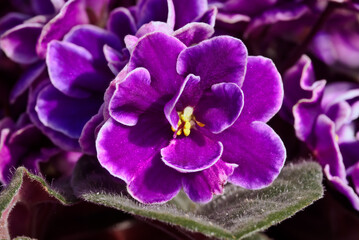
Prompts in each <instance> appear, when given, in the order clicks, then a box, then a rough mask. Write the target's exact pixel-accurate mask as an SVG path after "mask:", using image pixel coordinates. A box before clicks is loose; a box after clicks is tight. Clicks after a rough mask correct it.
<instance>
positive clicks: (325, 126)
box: [313, 114, 346, 181]
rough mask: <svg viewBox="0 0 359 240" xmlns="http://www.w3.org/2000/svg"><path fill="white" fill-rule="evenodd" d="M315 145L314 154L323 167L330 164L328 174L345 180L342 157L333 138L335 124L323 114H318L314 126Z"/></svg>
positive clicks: (334, 137)
mask: <svg viewBox="0 0 359 240" xmlns="http://www.w3.org/2000/svg"><path fill="white" fill-rule="evenodd" d="M314 134H315V145H314V147H313V153H314V156H315V157H316V158H317V159H318V162H319V163H320V165H322V167H323V168H324V167H325V166H326V165H329V166H330V174H331V175H332V176H337V177H339V178H341V179H343V181H346V180H345V179H346V173H345V166H344V163H343V157H342V155H341V153H340V149H339V145H338V142H337V141H336V140H335V139H336V135H335V125H334V123H333V122H332V121H331V120H330V119H329V118H328V117H327V116H325V115H324V114H321V115H319V117H318V119H317V121H316V123H315V126H314Z"/></svg>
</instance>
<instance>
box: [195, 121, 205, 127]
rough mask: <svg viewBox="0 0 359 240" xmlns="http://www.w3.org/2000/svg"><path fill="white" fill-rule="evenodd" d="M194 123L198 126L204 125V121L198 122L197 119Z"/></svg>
mask: <svg viewBox="0 0 359 240" xmlns="http://www.w3.org/2000/svg"><path fill="white" fill-rule="evenodd" d="M196 123H197V125H198V126H200V127H204V126H205V124H204V123H201V122H198V121H196Z"/></svg>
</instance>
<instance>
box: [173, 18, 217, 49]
mask: <svg viewBox="0 0 359 240" xmlns="http://www.w3.org/2000/svg"><path fill="white" fill-rule="evenodd" d="M213 34H214V28H213V27H211V26H210V25H208V24H205V23H198V22H192V23H188V24H187V25H185V26H183V27H182V28H180V29H178V30H177V31H175V32H174V33H173V36H175V37H176V38H178V39H179V40H181V42H183V43H184V44H186V46H191V45H194V44H197V43H200V42H202V41H203V40H206V39H208V38H210V37H211V36H212V35H213Z"/></svg>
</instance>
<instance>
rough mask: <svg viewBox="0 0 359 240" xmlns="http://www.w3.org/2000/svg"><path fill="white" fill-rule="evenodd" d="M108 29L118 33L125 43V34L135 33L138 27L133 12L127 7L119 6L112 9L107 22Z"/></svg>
mask: <svg viewBox="0 0 359 240" xmlns="http://www.w3.org/2000/svg"><path fill="white" fill-rule="evenodd" d="M107 29H108V30H109V31H110V32H112V33H114V34H116V35H117V37H118V38H119V39H120V41H122V44H123V45H124V42H123V39H124V38H125V36H126V35H128V34H131V35H134V34H135V33H136V30H137V27H136V23H135V19H134V18H133V16H132V15H131V12H130V11H129V10H128V9H127V8H123V7H119V8H116V9H114V10H112V12H111V14H110V17H109V20H108V22H107Z"/></svg>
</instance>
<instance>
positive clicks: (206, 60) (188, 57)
mask: <svg viewBox="0 0 359 240" xmlns="http://www.w3.org/2000/svg"><path fill="white" fill-rule="evenodd" d="M246 65H247V48H246V47H245V46H244V44H243V43H242V42H241V40H239V39H236V38H233V37H229V36H219V37H214V38H212V39H209V40H206V41H203V42H201V43H199V44H198V45H196V46H193V47H189V48H187V49H185V50H184V51H182V52H181V54H180V55H179V57H178V61H177V72H178V73H179V74H180V75H188V74H191V73H192V74H194V75H196V76H199V77H200V78H201V85H202V86H201V88H202V89H207V88H210V87H211V86H212V85H213V84H216V83H221V82H232V83H236V84H238V86H240V87H241V86H242V83H243V80H244V75H245V71H246Z"/></svg>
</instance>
